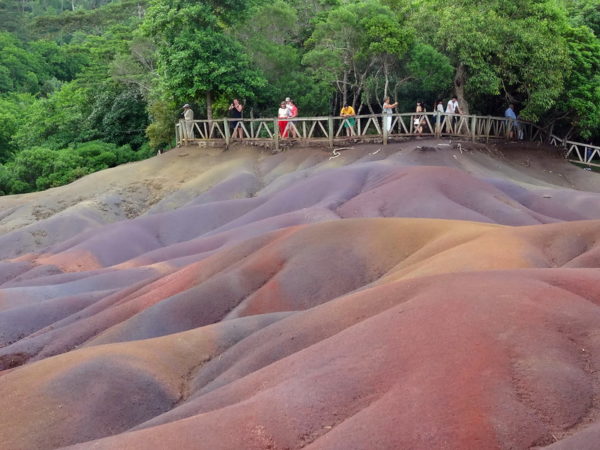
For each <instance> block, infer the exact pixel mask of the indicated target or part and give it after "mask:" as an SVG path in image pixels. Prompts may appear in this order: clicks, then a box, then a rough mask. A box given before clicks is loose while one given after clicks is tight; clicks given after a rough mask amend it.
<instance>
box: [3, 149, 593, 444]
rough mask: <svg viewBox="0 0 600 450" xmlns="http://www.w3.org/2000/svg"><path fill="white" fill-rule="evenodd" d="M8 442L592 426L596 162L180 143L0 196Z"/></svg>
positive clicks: (445, 434) (481, 152)
mask: <svg viewBox="0 0 600 450" xmlns="http://www.w3.org/2000/svg"><path fill="white" fill-rule="evenodd" d="M0 257H1V260H0V396H1V397H2V398H3V399H4V404H5V405H6V406H5V407H4V408H1V409H0V439H1V440H0V442H2V443H3V444H2V447H3V448H7V449H11V450H12V449H55V448H67V447H68V448H77V449H87V448H91V449H115V448H119V449H148V448H158V449H170V448H183V449H199V448H201V449H297V448H311V449H400V448H406V449H409V448H410V449H437V448H445V449H471V448H472V449H483V448H485V449H529V448H549V449H571V448H577V449H588V448H589V449H593V448H597V442H600V331H599V330H600V177H599V176H598V175H597V174H594V173H591V172H587V171H584V170H581V169H579V168H576V167H574V166H571V165H569V164H568V163H567V162H566V161H564V160H563V159H562V158H560V156H559V155H557V154H556V153H555V152H554V150H553V149H550V148H547V147H543V146H542V147H540V146H535V145H530V146H519V145H517V144H510V143H508V144H503V145H492V144H490V145H487V146H486V145H483V144H473V143H465V142H460V143H459V142H451V141H440V140H420V141H410V142H404V143H396V144H392V145H388V146H386V147H381V146H357V147H355V148H352V149H349V150H343V151H341V153H340V155H339V156H332V155H331V154H330V153H327V152H325V151H323V150H321V149H309V148H298V149H292V150H288V151H285V152H282V153H278V154H274V155H272V154H269V153H266V152H262V151H259V150H256V149H254V148H250V147H244V146H238V147H233V148H231V149H229V150H227V151H222V150H219V149H197V148H180V149H175V150H172V151H170V152H168V153H166V154H163V155H159V156H157V157H155V158H152V159H150V160H147V161H142V162H138V163H133V164H127V165H124V166H120V167H117V168H114V169H110V170H106V171H103V172H98V173H95V174H92V175H90V176H87V177H85V178H83V179H81V180H78V181H77V182H75V183H72V184H71V185H68V186H63V187H60V188H55V189H51V190H49V191H45V192H39V193H33V194H25V195H19V196H10V197H0Z"/></svg>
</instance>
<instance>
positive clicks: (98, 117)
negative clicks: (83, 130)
mask: <svg viewBox="0 0 600 450" xmlns="http://www.w3.org/2000/svg"><path fill="white" fill-rule="evenodd" d="M148 122H149V121H148V113H147V112H146V102H145V100H144V98H143V96H142V95H141V93H140V92H139V91H138V90H136V89H135V88H118V87H116V86H110V85H108V86H106V89H105V90H104V91H103V92H101V93H100V94H98V95H97V96H96V97H95V102H94V105H93V107H92V109H91V111H90V114H89V115H88V117H87V118H86V127H87V128H89V130H90V136H91V137H92V138H94V139H100V138H101V139H103V140H105V141H107V142H112V143H115V144H117V145H125V144H129V145H130V146H131V147H132V148H134V149H137V148H139V147H141V146H142V145H143V144H144V142H145V141H146V138H145V132H146V127H147V126H148Z"/></svg>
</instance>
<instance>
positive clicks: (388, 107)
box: [382, 97, 398, 133]
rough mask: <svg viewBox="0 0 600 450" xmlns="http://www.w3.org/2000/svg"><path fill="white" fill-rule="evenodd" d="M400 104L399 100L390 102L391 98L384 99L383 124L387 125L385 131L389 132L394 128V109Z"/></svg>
mask: <svg viewBox="0 0 600 450" xmlns="http://www.w3.org/2000/svg"><path fill="white" fill-rule="evenodd" d="M396 106H398V102H396V103H390V98H389V97H386V98H385V99H383V110H382V113H383V126H384V127H385V131H387V132H388V133H389V132H390V130H391V129H392V112H393V111H392V110H393V109H394V108H395V107H396Z"/></svg>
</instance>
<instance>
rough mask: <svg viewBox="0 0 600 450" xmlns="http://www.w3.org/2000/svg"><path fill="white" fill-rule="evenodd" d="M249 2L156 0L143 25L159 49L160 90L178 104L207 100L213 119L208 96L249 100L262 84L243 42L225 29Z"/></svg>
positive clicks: (209, 114) (243, 0)
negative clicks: (174, 0) (173, 0)
mask: <svg viewBox="0 0 600 450" xmlns="http://www.w3.org/2000/svg"><path fill="white" fill-rule="evenodd" d="M249 6H250V2H249V1H245V0H224V1H206V0H205V1H191V0H178V1H176V2H172V1H170V0H169V1H167V0H155V2H154V3H153V5H152V7H151V8H150V9H149V10H148V14H147V15H146V20H145V23H144V29H145V31H146V33H148V35H150V36H152V37H153V38H154V40H155V44H156V46H157V49H158V69H159V72H160V75H161V89H162V91H163V92H167V93H168V94H170V95H171V96H172V97H173V98H175V99H176V100H178V101H179V102H189V101H190V100H196V101H198V100H201V99H206V107H207V116H208V117H212V100H213V99H214V98H217V97H219V96H220V95H226V96H230V97H232V96H236V97H240V98H251V97H253V95H254V91H255V89H258V88H260V87H261V86H264V85H265V80H264V78H263V77H262V76H261V75H260V73H259V72H257V71H256V70H254V69H253V68H252V67H251V63H250V60H249V58H248V57H247V55H246V54H245V52H244V48H243V47H242V45H241V44H240V43H239V42H238V41H237V40H236V39H235V38H234V37H233V36H231V35H230V34H228V33H226V26H227V24H231V23H233V22H234V21H235V20H236V19H237V18H239V17H241V16H242V15H243V13H244V12H246V10H247V9H248V7H249Z"/></svg>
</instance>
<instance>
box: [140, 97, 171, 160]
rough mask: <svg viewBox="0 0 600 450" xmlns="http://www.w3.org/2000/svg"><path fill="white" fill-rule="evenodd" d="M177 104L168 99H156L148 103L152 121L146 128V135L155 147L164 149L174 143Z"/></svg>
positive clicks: (151, 145)
mask: <svg viewBox="0 0 600 450" xmlns="http://www.w3.org/2000/svg"><path fill="white" fill-rule="evenodd" d="M175 108H176V106H175V104H174V103H173V102H169V101H167V100H155V101H153V102H150V104H149V105H148V112H149V114H150V117H151V118H152V123H150V125H148V128H147V129H146V135H147V136H148V139H149V140H150V147H152V148H153V149H164V148H167V147H168V146H169V145H173V141H174V136H175V121H176V120H177V116H176V115H175V113H174V112H173V111H175Z"/></svg>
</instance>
